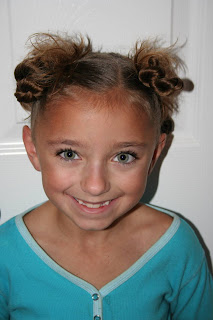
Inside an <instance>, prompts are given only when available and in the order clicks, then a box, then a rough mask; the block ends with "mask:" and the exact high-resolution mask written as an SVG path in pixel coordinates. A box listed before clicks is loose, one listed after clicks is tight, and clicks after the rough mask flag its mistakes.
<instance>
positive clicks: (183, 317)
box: [0, 211, 213, 320]
mask: <svg viewBox="0 0 213 320" xmlns="http://www.w3.org/2000/svg"><path fill="white" fill-rule="evenodd" d="M27 212H29V211H27ZM27 212H24V213H23V214H21V215H18V216H16V217H14V218H12V219H10V220H9V221H7V222H6V223H5V224H3V225H2V226H1V227H0V320H6V319H10V320H36V319H39V320H68V319H73V320H171V319H172V320H213V281H212V277H211V275H210V273H209V270H208V267H207V264H206V258H205V254H204V252H203V249H202V248H201V246H200V243H199V241H198V239H197V237H196V236H195V234H194V232H193V231H192V229H191V228H190V227H189V225H188V224H187V223H186V222H185V221H184V220H182V219H180V218H179V217H178V216H177V215H175V214H173V213H170V212H167V211H165V213H167V214H169V215H172V216H173V218H174V219H173V222H172V224H171V226H170V227H169V229H168V230H167V231H166V233H165V234H164V235H163V236H162V237H161V238H160V239H159V240H158V241H157V242H156V243H155V244H154V245H153V246H152V247H151V248H150V249H149V250H148V251H147V252H146V253H145V254H144V255H143V256H142V257H141V258H140V259H139V260H137V261H136V262H135V263H134V264H133V265H132V266H131V267H130V268H129V269H127V270H126V271H125V272H124V273H122V274H121V275H120V276H118V277H117V278H115V279H114V280H113V281H111V282H110V283H108V284H107V285H105V286H104V287H103V288H101V289H100V290H97V289H96V288H95V287H94V286H92V285H91V284H90V283H87V282H86V281H84V280H82V279H80V278H78V277H76V276H74V275H73V274H71V273H69V272H67V271H66V270H64V269H63V268H62V267H60V266H59V265H58V264H57V263H56V262H54V261H53V260H52V259H51V258H50V257H49V256H48V255H47V254H46V253H45V252H44V251H43V250H42V248H41V247H40V246H39V245H38V244H37V243H36V241H35V240H34V239H33V238H32V236H31V234H30V233H29V231H28V229H27V228H26V226H25V224H24V221H23V216H24V214H26V213H27ZM73 259H75V257H73ZM94 268H95V265H94Z"/></svg>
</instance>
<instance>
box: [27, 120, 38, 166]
mask: <svg viewBox="0 0 213 320" xmlns="http://www.w3.org/2000/svg"><path fill="white" fill-rule="evenodd" d="M23 142H24V145H25V149H26V151H27V155H28V158H29V159H30V162H31V163H32V165H33V167H34V168H35V169H36V170H37V171H41V168H40V162H39V158H38V155H37V152H36V147H35V144H34V142H33V138H32V132H31V129H30V128H29V127H28V126H24V127H23Z"/></svg>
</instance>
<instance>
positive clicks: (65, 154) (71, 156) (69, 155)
mask: <svg viewBox="0 0 213 320" xmlns="http://www.w3.org/2000/svg"><path fill="white" fill-rule="evenodd" d="M59 155H60V156H61V157H62V158H64V160H76V159H79V156H78V155H77V153H76V152H75V151H72V150H64V151H62V152H60V154H59Z"/></svg>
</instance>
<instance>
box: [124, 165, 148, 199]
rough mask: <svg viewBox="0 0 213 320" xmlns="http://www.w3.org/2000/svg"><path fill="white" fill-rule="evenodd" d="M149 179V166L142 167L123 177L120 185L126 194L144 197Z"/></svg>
mask: <svg viewBox="0 0 213 320" xmlns="http://www.w3.org/2000/svg"><path fill="white" fill-rule="evenodd" d="M147 177H148V166H145V168H144V167H143V166H142V167H138V168H137V169H135V170H132V171H129V172H128V173H126V174H123V175H121V176H120V180H119V181H120V182H119V183H120V186H121V188H122V189H123V190H124V191H125V192H126V193H129V194H132V195H136V194H138V195H142V194H143V192H144V190H145V187H146V183H147Z"/></svg>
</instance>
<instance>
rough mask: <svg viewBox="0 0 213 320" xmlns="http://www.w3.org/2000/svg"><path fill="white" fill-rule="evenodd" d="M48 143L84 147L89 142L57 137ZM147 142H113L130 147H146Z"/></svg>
mask: <svg viewBox="0 0 213 320" xmlns="http://www.w3.org/2000/svg"><path fill="white" fill-rule="evenodd" d="M47 144H48V145H49V146H55V145H69V146H73V147H82V148H85V147H87V146H88V144H87V143H84V142H80V141H76V140H67V139H66V140H64V139H57V140H49V141H47ZM146 146H147V144H146V143H144V142H138V141H124V142H115V143H114V144H113V147H114V148H118V149H120V148H128V147H143V148H144V147H146Z"/></svg>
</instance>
